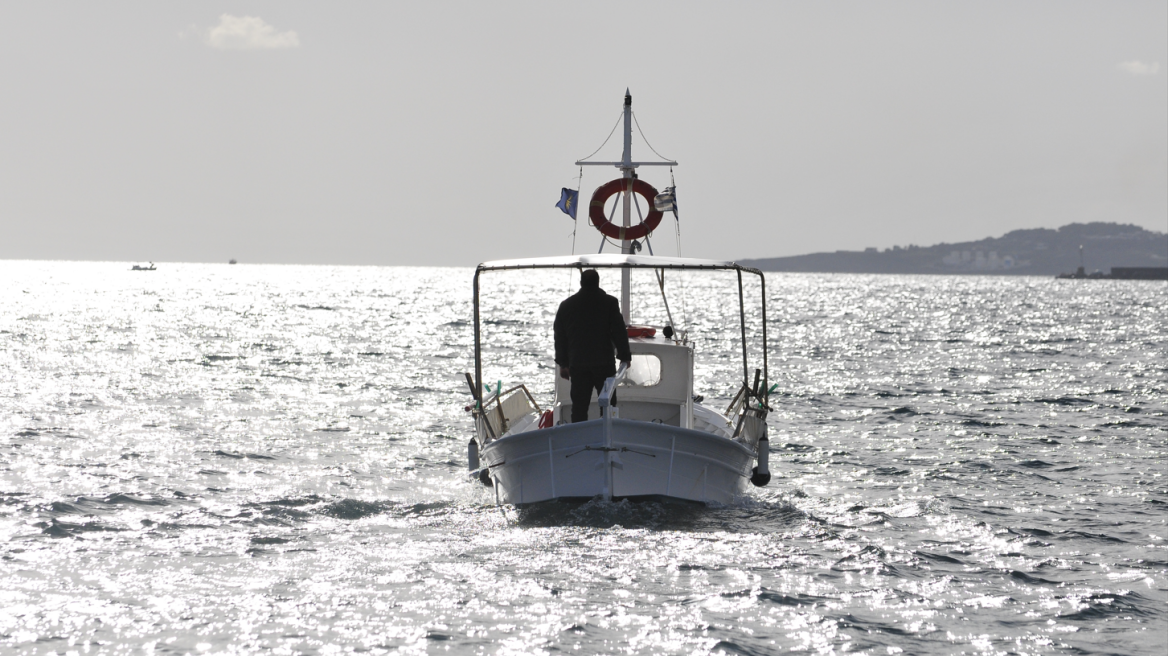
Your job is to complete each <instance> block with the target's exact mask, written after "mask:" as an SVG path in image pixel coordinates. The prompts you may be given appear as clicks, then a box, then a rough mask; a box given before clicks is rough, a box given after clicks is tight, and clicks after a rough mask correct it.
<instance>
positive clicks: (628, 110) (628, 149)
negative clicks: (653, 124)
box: [620, 88, 636, 326]
mask: <svg viewBox="0 0 1168 656" xmlns="http://www.w3.org/2000/svg"><path fill="white" fill-rule="evenodd" d="M632 164H633V94H631V93H629V90H628V89H627V88H626V89H625V150H624V155H622V156H621V167H620V170H621V177H623V178H624V179H625V190H624V204H625V206H624V223H622V224H621V225H623V226H624V227H625V228H628V227H629V226H631V225H632V215H631V210H632V204H633V185H632V182H631V180H632V178H634V177H635V176H636V174H635V173H633V166H632ZM624 234H625V233H624V232H622V233H621V236H622V237H623V236H624ZM632 250H633V245H632V243H631V242H630V241H629V240H628V239H622V240H621V253H622V254H624V255H629V254H631V253H632ZM630 273H631V272H630V271H629V270H628V269H627V268H625V269H621V300H620V304H621V314H622V315H623V316H624V318H625V325H626V326H627V325H629V324H630V323H632V320H631V319H630V318H629V305H630V303H631V302H632V299H631V298H630V294H629V274H630Z"/></svg>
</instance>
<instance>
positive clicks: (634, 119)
mask: <svg viewBox="0 0 1168 656" xmlns="http://www.w3.org/2000/svg"><path fill="white" fill-rule="evenodd" d="M632 114H633V123H636V124H637V132H639V133H640V134H641V140H642V141H644V142H645V145H646V146H648V147H649V150H651V151H653V154H654V155H656V156H658V157H660V158H661V159H663V160H665V161H667V162H671V161H673V160H671V159H669V158H668V157H666V156H664V155H662V154H661V153H659V152H657V149H656V148H654V147H653V144H651V143H649V140H648V139H646V138H645V132H644V130H642V129H641V124H640V122H639V121H637V113H636V112H632ZM609 136H611V135H609ZM602 147H603V146H602ZM593 154H595V153H593ZM591 156H592V155H589V157H591ZM669 168H670V170H671V171H672V170H673V167H669Z"/></svg>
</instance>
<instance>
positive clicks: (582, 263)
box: [471, 253, 769, 402]
mask: <svg viewBox="0 0 1168 656" xmlns="http://www.w3.org/2000/svg"><path fill="white" fill-rule="evenodd" d="M522 269H624V270H626V271H627V270H628V269H672V270H690V271H694V270H704V271H734V272H735V273H736V274H737V276H738V318H739V322H740V323H739V330H740V335H741V338H742V381H743V385H744V386H747V387H750V367H749V362H748V357H747V342H746V301H745V298H744V297H743V290H742V273H743V272H744V271H745V272H746V273H750V274H754V275H756V276H758V280H759V284H760V287H761V300H762V321H761V323H762V326H761V327H762V370H761V374H762V383H763V387H762V389H763V390H764V397H765V394H766V390H767V383H768V381H769V372H768V367H767V365H768V362H767V319H766V277H765V276H764V275H763V273H762V271H760V270H758V269H755V268H752V267H745V266H742V265H741V264H738V263H737V262H729V261H722V260H698V259H691V258H687V257H656V256H653V255H629V254H624V253H621V254H617V253H597V254H594V255H562V256H555V257H532V258H524V259H517V260H494V261H491V262H483V263H482V264H480V265H479V266H478V268H476V269H475V274H474V359H475V372H474V380H473V381H471V388H472V391H473V393H474V397H475V400H476V401H480V402H481V400H482V398H483V363H482V327H481V319H480V316H479V276H480V275H481V274H482V273H484V272H486V271H516V270H522ZM622 307H627V306H622Z"/></svg>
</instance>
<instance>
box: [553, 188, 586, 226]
mask: <svg viewBox="0 0 1168 656" xmlns="http://www.w3.org/2000/svg"><path fill="white" fill-rule="evenodd" d="M579 197H580V192H579V191H577V190H575V189H568V188H567V187H564V188H563V189H561V190H560V202H558V203H556V207H558V208H560V209H561V210H563V211H564V214H567V215H568V216H570V217H572V220H573V221H575V220H576V201H577V199H579Z"/></svg>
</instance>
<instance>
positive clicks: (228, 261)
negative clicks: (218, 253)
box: [227, 257, 236, 264]
mask: <svg viewBox="0 0 1168 656" xmlns="http://www.w3.org/2000/svg"><path fill="white" fill-rule="evenodd" d="M227 263H228V264H236V262H235V258H234V257H233V258H231V259H230V260H227Z"/></svg>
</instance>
